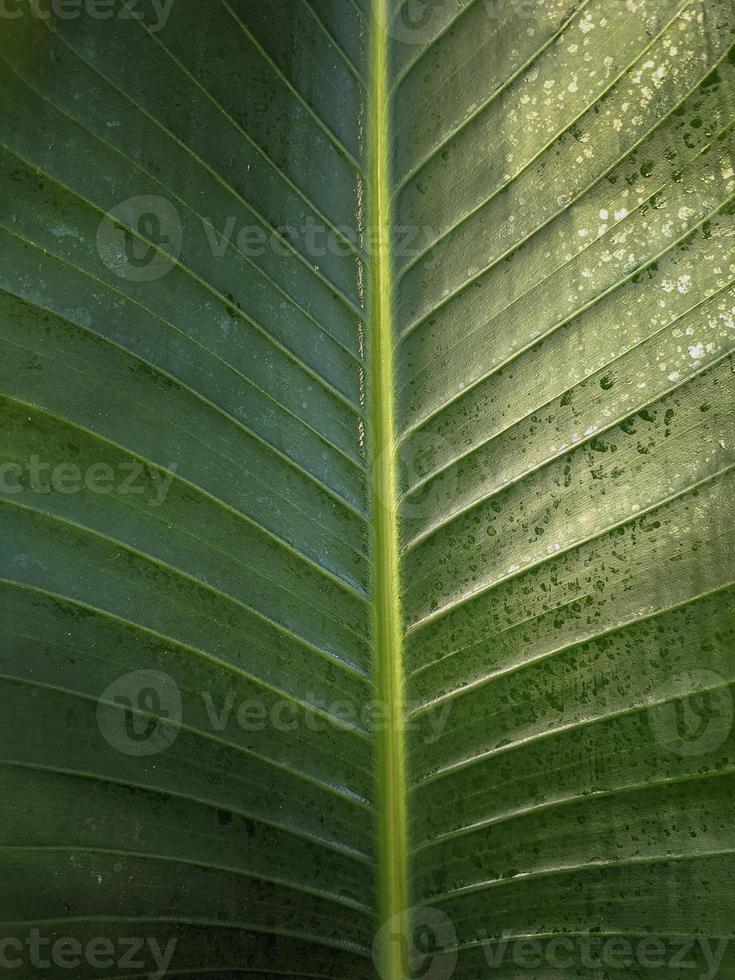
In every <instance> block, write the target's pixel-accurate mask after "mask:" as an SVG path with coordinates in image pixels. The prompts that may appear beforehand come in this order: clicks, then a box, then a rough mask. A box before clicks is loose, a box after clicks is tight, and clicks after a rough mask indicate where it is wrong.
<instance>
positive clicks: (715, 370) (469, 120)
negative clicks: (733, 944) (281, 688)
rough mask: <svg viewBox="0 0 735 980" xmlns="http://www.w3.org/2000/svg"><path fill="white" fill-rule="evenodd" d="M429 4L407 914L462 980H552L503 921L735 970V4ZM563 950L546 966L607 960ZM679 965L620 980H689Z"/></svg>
mask: <svg viewBox="0 0 735 980" xmlns="http://www.w3.org/2000/svg"><path fill="white" fill-rule="evenodd" d="M414 10H415V8H414ZM410 13H411V11H410V6H409V5H406V4H397V5H396V14H395V21H394V23H395V27H394V37H395V42H394V51H393V73H394V75H393V77H394V81H393V104H392V111H393V113H394V117H395V130H394V149H393V165H394V169H395V187H396V189H395V198H394V208H395V219H394V220H395V222H396V225H397V226H398V227H399V228H400V227H405V226H415V227H418V228H420V229H421V235H420V245H419V247H417V248H415V249H412V250H411V251H410V253H409V254H397V255H396V263H397V266H398V268H399V272H398V274H397V279H398V282H397V287H396V298H395V305H396V317H395V319H396V346H397V355H396V357H397V373H398V387H399V391H398V414H399V420H400V421H399V429H400V431H399V438H400V443H401V449H400V452H401V467H400V469H401V480H402V486H401V493H402V501H401V541H402V576H403V608H404V614H405V620H406V622H405V629H406V644H405V659H406V670H407V699H408V703H409V721H410V724H409V762H408V765H409V779H410V783H411V787H412V788H411V798H410V812H411V814H412V823H411V842H412V851H413V855H412V865H413V884H412V887H413V904H414V906H430V907H432V908H433V909H435V910H436V909H438V910H440V911H441V912H442V913H444V914H445V915H446V916H447V917H448V921H449V923H450V924H449V926H446V928H445V933H446V934H447V935H448V936H449V939H448V940H446V942H445V945H446V946H448V947H449V949H448V952H447V953H446V954H445V955H446V957H447V969H451V968H453V969H454V975H455V976H456V977H463V976H467V977H474V976H478V975H482V971H483V970H487V969H488V964H490V965H491V966H493V968H494V969H495V970H496V971H498V972H497V975H498V976H501V975H502V976H503V977H504V978H511V977H518V978H521V977H523V978H526V977H528V976H531V975H535V972H534V970H533V969H530V967H531V964H530V963H529V964H528V968H527V969H524V968H523V967H522V961H521V963H519V962H517V961H516V960H515V959H514V958H513V948H512V947H509V945H508V937H518V938H519V939H520V938H526V939H532V940H533V939H538V940H539V941H540V942H541V946H540V947H537V948H540V949H541V950H542V951H543V952H542V954H541V955H542V957H545V954H546V952H547V951H548V950H549V949H552V948H553V947H552V944H553V942H554V941H555V940H556V939H558V938H559V937H570V936H578V937H584V936H589V935H590V934H591V935H593V936H597V937H598V940H597V941H598V950H599V943H600V942H602V941H603V940H602V939H601V938H600V937H609V938H611V939H612V938H615V937H617V938H624V937H625V938H627V940H628V943H629V945H631V944H632V945H631V948H633V949H634V948H635V947H636V944H637V943H638V942H639V940H641V939H645V938H647V937H653V938H656V939H658V940H660V941H661V942H662V943H663V944H664V948H668V947H667V943H670V942H671V941H672V940H671V939H670V938H669V937H676V936H684V937H687V936H690V937H698V936H700V937H710V939H711V941H712V943H713V944H714V946H717V943H718V942H719V941H720V940H722V939H723V937H725V941H723V944H722V945H723V950H724V948H725V947H728V948H727V949H726V950H725V951H724V953H723V957H724V958H723V960H722V963H721V965H720V967H719V969H720V973H719V974H718V975H721V976H729V975H730V973H731V972H732V971H733V970H734V969H735V958H733V957H734V956H735V954H733V951H732V950H731V949H730V948H729V946H728V943H727V941H726V939H727V937H730V936H732V914H731V913H732V902H731V899H730V898H729V897H728V885H727V882H728V880H729V879H730V877H731V875H732V872H733V867H735V865H734V861H735V857H734V856H733V848H735V838H733V834H732V824H731V820H730V819H729V817H728V800H731V799H732V793H733V787H734V784H733V767H732V759H733V749H734V748H735V743H734V742H733V731H732V704H733V694H734V693H735V692H734V690H733V687H734V686H735V673H734V671H733V659H732V643H733V630H734V629H735V622H734V621H733V616H732V604H733V599H734V598H735V592H734V591H733V590H734V589H735V567H734V566H733V562H732V557H731V556H732V554H733V547H734V546H735V541H733V537H732V519H731V518H732V500H733V491H734V490H735V483H734V480H735V451H734V449H733V443H732V431H731V430H732V414H733V407H734V404H735V399H734V397H733V352H734V350H735V264H734V263H733V254H734V252H733V237H734V231H735V229H734V227H733V211H734V210H735V207H734V205H733V195H734V194H735V167H734V163H735V146H734V144H733V124H734V123H735V112H734V109H733V107H734V106H735V57H734V56H733V50H732V48H731V47H730V45H731V43H732V36H733V34H732V29H733V24H732V8H731V5H730V4H726V3H720V2H718V0H698V2H691V0H690V2H685V3H682V2H673V0H628V2H626V3H620V4H610V3H606V2H601V0H586V2H578V3H571V2H569V0H562V2H559V3H544V4H540V3H539V4H538V5H537V7H536V9H535V10H534V11H533V12H531V11H530V10H529V5H520V4H519V5H513V4H498V5H493V4H482V3H480V2H474V3H472V2H470V3H468V4H465V5H464V6H463V7H462V8H461V10H459V11H457V10H456V8H454V7H453V5H450V4H446V5H443V4H438V5H435V9H434V14H433V16H431V17H428V16H427V17H426V18H424V20H423V21H422V22H421V23H420V24H419V22H418V21H416V20H415V19H413V20H412V19H411V16H410ZM427 914H428V913H427V912H426V911H424V912H421V913H418V915H419V917H421V916H424V917H425V916H426V915H427ZM428 921H433V922H434V923H436V921H437V920H436V919H433V920H430V919H427V922H428ZM445 925H446V923H445ZM700 947H701V948H700ZM704 949H705V947H704V945H702V944H700V945H698V946H697V947H696V949H694V951H693V953H692V958H693V959H694V960H696V963H697V966H698V967H699V966H700V964H702V965H701V969H702V970H704V969H706V967H705V966H704V965H703V964H704V963H705V961H706V954H705V952H704ZM569 950H574V952H569V954H568V962H566V966H564V967H562V966H560V965H559V964H558V963H556V964H554V963H553V962H550V961H548V960H547V959H546V958H542V961H541V963H539V964H536V967H539V969H537V970H536V972H539V973H541V974H543V975H544V976H545V977H546V976H548V977H552V976H553V977H557V976H559V977H562V976H564V977H566V976H572V975H574V976H578V975H588V974H587V973H585V969H590V966H589V963H587V965H586V967H585V962H584V960H583V958H582V957H583V950H584V947H583V945H581V944H580V943H576V944H575V943H571V944H569ZM564 955H565V957H566V956H567V947H566V946H565V947H564ZM455 958H456V966H454V967H452V964H454V961H455ZM670 958H671V956H670V955H669V956H667V957H664V959H665V961H666V962H664V961H663V960H662V962H661V964H660V967H657V968H656V969H651V968H650V964H649V965H648V966H647V967H646V966H644V965H642V964H641V963H640V962H638V961H636V960H632V961H628V962H627V963H626V971H627V972H626V975H627V976H646V977H651V976H656V977H658V976H661V977H669V976H674V975H677V974H676V973H675V972H674V971H673V970H672V968H671V967H670V965H669V960H670ZM580 971H581V972H580ZM589 975H591V974H589ZM600 975H603V974H600ZM605 975H607V974H605Z"/></svg>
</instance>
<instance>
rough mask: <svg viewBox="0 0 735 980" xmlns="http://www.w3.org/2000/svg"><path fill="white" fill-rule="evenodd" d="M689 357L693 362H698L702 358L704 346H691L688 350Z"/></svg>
mask: <svg viewBox="0 0 735 980" xmlns="http://www.w3.org/2000/svg"><path fill="white" fill-rule="evenodd" d="M689 356H690V357H691V358H692V360H694V361H698V360H699V359H700V358H702V357H704V344H692V346H691V347H690V348H689Z"/></svg>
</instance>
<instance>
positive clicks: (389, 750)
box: [368, 0, 409, 980]
mask: <svg viewBox="0 0 735 980" xmlns="http://www.w3.org/2000/svg"><path fill="white" fill-rule="evenodd" d="M389 16H390V14H389V11H388V0H376V2H375V8H374V14H373V22H372V25H371V51H370V98H369V103H368V119H369V134H370V144H369V194H370V197H369V203H370V207H369V213H368V224H369V227H370V229H371V230H372V232H373V234H372V235H371V239H372V241H373V242H374V243H375V249H374V254H373V256H372V262H371V276H370V297H369V298H370V322H371V332H370V337H371V343H370V375H369V376H370V393H371V394H370V397H371V404H370V419H371V423H372V445H371V482H372V486H371V500H372V517H373V521H372V556H373V580H372V594H373V609H374V638H375V685H376V693H377V697H378V701H379V703H380V705H381V707H382V708H383V710H384V723H383V724H382V725H381V726H380V727H381V730H380V731H379V732H378V733H377V739H376V778H377V806H378V815H377V834H378V839H377V853H378V921H379V924H382V923H387V922H389V921H390V920H395V919H396V917H397V916H400V915H401V914H402V913H403V912H404V911H405V910H406V908H407V907H408V867H407V831H406V824H407V820H406V797H407V793H406V765H405V741H404V732H405V726H404V714H405V704H404V701H405V698H404V675H403V656H402V645H403V635H402V623H401V609H400V598H399V596H400V588H399V584H400V583H399V551H398V492H397V491H398V484H397V478H396V428H395V413H394V392H395V390H396V388H395V384H394V375H395V371H394V363H393V357H394V341H393V309H392V307H393V283H392V255H391V244H390V243H391V232H390V227H391V222H390V214H391V212H390V167H389V149H388V147H389V125H390V108H389V107H390V96H389V84H388V45H387V39H388V37H389V34H388V27H389ZM395 931H398V930H397V929H396V930H395ZM380 935H381V936H382V937H383V943H382V947H381V948H379V949H378V951H377V952H378V957H379V971H380V973H381V975H382V976H383V978H384V980H400V978H402V977H406V976H408V975H409V973H408V968H407V962H405V960H404V957H405V952H404V949H403V948H402V945H401V944H400V943H397V942H394V941H392V939H393V937H388V936H386V935H385V932H384V931H381V933H380Z"/></svg>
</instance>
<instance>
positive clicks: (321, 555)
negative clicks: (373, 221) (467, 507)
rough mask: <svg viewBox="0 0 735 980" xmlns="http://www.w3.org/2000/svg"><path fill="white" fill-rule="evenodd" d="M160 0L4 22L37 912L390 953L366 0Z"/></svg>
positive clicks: (22, 609)
mask: <svg viewBox="0 0 735 980" xmlns="http://www.w3.org/2000/svg"><path fill="white" fill-rule="evenodd" d="M142 8H146V9H145V11H144V13H145V16H144V17H143V18H142V19H141V20H138V19H135V18H129V17H128V18H124V17H117V16H115V17H113V18H111V19H109V20H104V21H101V20H98V19H95V18H93V17H90V16H86V15H85V16H81V17H78V18H76V19H65V18H59V17H51V18H49V19H42V18H40V17H38V16H33V15H32V12H31V11H30V8H29V9H28V10H26V11H25V15H24V16H21V17H18V18H17V19H15V20H11V21H4V22H3V23H4V26H3V30H2V33H1V34H0V59H1V61H0V64H1V66H2V68H1V70H2V75H3V85H2V89H3V97H2V99H1V100H0V114H1V116H2V126H1V127H0V129H1V130H2V146H1V147H0V195H1V196H2V201H3V207H2V218H1V219H0V225H1V227H0V237H1V238H2V244H3V249H4V261H3V263H2V272H0V277H2V278H1V280H0V343H1V344H2V350H3V357H2V368H0V390H1V391H2V416H3V424H2V433H3V439H2V457H1V459H0V463H1V464H2V470H1V471H0V472H2V476H3V483H2V493H1V494H0V523H1V524H2V541H3V549H2V558H1V559H0V563H1V566H2V567H0V606H1V608H2V614H1V616H2V636H1V646H2V666H1V667H0V675H2V676H1V677H0V698H1V699H2V705H3V709H2V717H3V721H2V725H3V739H2V744H3V749H2V758H1V759H0V782H1V783H2V793H1V794H0V796H2V803H1V804H0V827H2V840H1V841H0V866H1V867H2V878H3V889H2V898H1V899H0V921H1V922H2V923H3V935H4V936H14V935H18V936H21V937H23V936H25V935H27V934H28V933H29V930H31V929H32V928H34V927H35V928H41V929H42V930H43V933H44V935H49V936H50V937H52V938H55V937H58V936H69V935H73V936H74V937H76V939H77V940H78V941H79V942H80V943H81V944H82V946H84V945H85V943H86V942H88V941H89V940H91V939H92V938H94V937H98V938H99V937H108V938H110V939H111V940H112V941H113V942H115V943H117V941H118V939H119V937H125V936H137V935H141V936H155V937H156V939H157V941H158V943H159V945H160V947H161V948H162V949H165V948H166V946H167V943H168V942H169V941H170V940H175V941H176V942H175V950H174V956H173V959H172V961H171V965H170V967H169V971H170V974H171V975H172V976H174V975H185V976H202V977H206V976H208V975H210V974H211V971H220V973H221V972H222V971H232V974H233V975H236V974H237V973H238V972H239V971H242V970H247V971H249V972H250V973H258V972H260V973H261V974H262V975H268V976H283V975H289V974H293V975H300V976H309V977H311V976H313V977H325V978H328V977H334V978H335V980H336V978H341V977H344V976H355V977H360V976H365V975H369V973H370V972H371V969H372V967H371V960H370V946H371V943H372V937H373V934H374V931H375V929H374V924H373V922H374V908H375V900H374V877H375V869H374V857H373V855H374V835H375V829H374V821H373V814H374V797H375V793H374V785H373V782H374V769H373V759H372V745H371V737H370V731H369V719H367V717H366V716H365V715H364V714H363V713H361V712H359V711H354V712H352V713H350V712H345V711H344V710H343V709H340V705H344V704H345V703H346V704H349V705H352V706H353V708H354V707H355V706H356V707H357V708H362V706H363V705H365V704H366V703H367V702H368V701H369V700H370V698H371V696H372V653H371V649H372V640H371V631H372V622H371V607H370V586H369V567H368V545H369V513H368V509H369V487H368V479H367V475H366V469H367V460H366V455H365V449H364V442H365V414H366V405H365V379H364V376H363V351H364V347H365V339H364V335H365V314H364V312H363V310H364V306H365V297H364V288H365V287H364V282H365V276H366V273H367V269H366V264H365V257H364V254H363V233H364V228H363V225H364V219H363V216H362V212H361V206H360V200H361V198H362V197H363V196H364V191H363V188H362V184H363V178H362V176H361V174H362V171H363V170H364V166H365V165H364V160H363V157H364V152H365V149H364V144H365V135H364V132H363V130H364V123H363V122H362V118H363V115H364V101H365V83H364V81H363V80H362V78H361V76H362V74H363V73H364V72H365V57H364V28H363V27H362V26H361V25H360V21H359V18H358V15H357V12H356V10H355V9H354V8H350V7H349V5H347V8H346V9H345V5H343V4H338V3H336V2H334V0H321V2H315V3H313V4H312V3H307V2H306V0H298V2H297V3H295V4H294V3H285V2H284V3H277V4H275V5H274V4H269V5H268V8H265V7H263V6H262V5H260V4H256V3H252V2H248V0H217V2H214V3H208V4H201V3H198V2H195V0H177V2H176V3H175V4H174V5H173V6H172V8H171V11H170V16H169V17H168V20H167V22H166V23H165V25H164V26H163V27H162V28H161V29H158V27H157V24H156V21H157V18H156V17H155V16H153V14H154V9H153V8H152V7H151V5H150V4H149V5H148V6H147V7H146V5H145V4H143V5H142ZM142 8H141V10H142ZM284 28H285V29H284ZM297 40H298V43H296V41H297ZM110 215H111V217H108V216H110ZM314 243H317V244H316V245H315V244H314ZM323 243H327V244H329V247H326V248H325V247H323ZM317 246H318V248H317ZM318 249H319V250H323V254H321V251H318ZM70 465H72V466H73V468H75V470H76V472H78V473H79V474H81V475H82V483H81V486H79V487H77V488H76V489H74V487H73V483H74V480H73V478H70V477H69V472H68V470H67V473H66V482H64V470H63V467H64V466H66V467H67V468H68V467H69V466H70ZM60 467H61V469H60ZM105 474H114V479H113V481H112V484H111V485H109V486H107V485H105ZM126 478H127V480H128V483H127V487H128V489H127V490H126V489H125V487H124V486H123V484H124V481H125V479H126ZM109 482H110V481H109V480H108V483H109ZM70 487H71V489H70ZM128 491H129V492H128ZM141 672H142V673H141ZM126 678H127V680H126ZM131 678H132V679H131ZM152 733H153V734H152ZM151 739H152V741H151ZM156 740H158V742H156ZM158 743H160V745H159V744H158ZM157 746H158V748H159V749H160V751H158V750H157ZM138 749H141V751H137V750H138ZM148 749H152V751H150V753H148V751H147V750H148ZM146 965H148V964H146ZM124 972H125V971H124V970H120V969H113V970H112V972H110V971H109V970H108V971H107V975H114V974H115V973H124ZM14 975H17V976H19V977H20V976H27V975H28V976H30V975H35V972H34V970H33V968H32V966H31V965H30V964H27V963H26V964H23V966H22V967H21V968H20V969H19V970H18V971H16V972H15V974H14ZM75 975H79V976H86V975H89V976H97V975H99V970H95V969H94V968H93V965H90V963H88V962H83V963H82V965H81V966H80V968H79V970H76V971H75Z"/></svg>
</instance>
